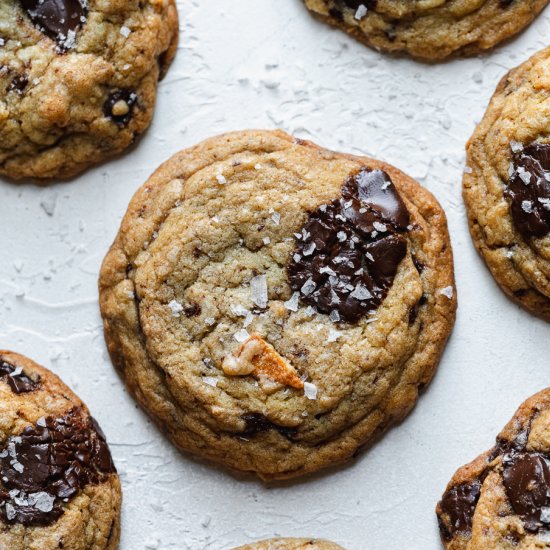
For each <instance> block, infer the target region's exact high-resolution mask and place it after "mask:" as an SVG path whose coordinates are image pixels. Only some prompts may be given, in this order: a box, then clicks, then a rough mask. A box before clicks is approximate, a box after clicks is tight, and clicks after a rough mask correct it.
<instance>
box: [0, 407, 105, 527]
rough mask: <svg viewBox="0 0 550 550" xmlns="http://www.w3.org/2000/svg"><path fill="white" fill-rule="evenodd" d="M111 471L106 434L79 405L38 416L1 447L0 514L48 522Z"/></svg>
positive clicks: (24, 522)
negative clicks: (54, 414)
mask: <svg viewBox="0 0 550 550" xmlns="http://www.w3.org/2000/svg"><path fill="white" fill-rule="evenodd" d="M114 472H116V470H115V467H114V464H113V461H112V460H111V454H110V452H109V448H108V447H107V443H106V441H105V436H104V435H103V433H102V432H101V430H100V429H99V427H98V426H97V424H96V422H95V421H94V420H93V419H92V418H90V417H87V416H85V415H84V413H83V411H82V410H81V409H73V410H72V411H70V412H69V413H68V414H67V415H65V416H63V417H61V418H52V417H48V418H42V419H40V420H38V422H37V423H36V424H35V425H34V426H29V427H28V428H26V429H25V430H24V431H23V432H22V433H21V434H19V435H13V436H11V437H10V438H9V439H8V440H7V441H6V442H5V443H4V445H3V446H2V447H1V448H0V480H1V482H0V517H1V518H2V520H3V521H5V522H7V523H10V524H17V523H19V524H22V525H25V526H45V525H50V524H51V523H53V522H54V521H56V520H57V519H58V518H59V517H60V516H61V515H62V514H63V512H64V503H65V502H67V501H68V500H70V499H71V498H73V497H74V496H75V495H77V494H78V493H79V491H81V490H82V488H83V487H85V486H86V485H88V484H98V483H101V482H103V481H105V479H106V478H107V476H108V475H109V474H111V473H114Z"/></svg>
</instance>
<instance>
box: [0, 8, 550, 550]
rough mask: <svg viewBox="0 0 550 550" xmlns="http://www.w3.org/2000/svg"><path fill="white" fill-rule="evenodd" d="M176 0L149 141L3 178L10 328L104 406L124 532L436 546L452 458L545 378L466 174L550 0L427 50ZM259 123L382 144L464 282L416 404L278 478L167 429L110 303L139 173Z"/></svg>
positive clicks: (2, 307)
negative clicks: (63, 179) (125, 381)
mask: <svg viewBox="0 0 550 550" xmlns="http://www.w3.org/2000/svg"><path fill="white" fill-rule="evenodd" d="M179 4H180V15H181V30H182V35H181V42H180V48H179V53H178V57H177V59H176V62H175V64H174V66H173V67H172V70H171V71H170V72H169V74H168V76H167V77H166V79H165V80H164V81H163V82H162V84H161V86H160V93H159V102H158V110H157V113H156V117H155V120H154V123H153V125H152V127H151V129H150V130H149V132H148V133H147V134H146V135H145V137H144V138H143V139H142V140H141V142H140V143H139V145H138V146H137V148H136V149H135V150H133V151H131V152H129V153H128V154H127V155H126V156H123V157H121V158H120V159H118V160H116V161H114V162H111V163H108V164H105V165H103V166H100V167H98V168H96V169H92V170H89V171H88V172H87V173H86V174H84V175H83V176H81V177H79V178H77V179H75V180H74V181H71V182H69V183H62V184H57V185H50V186H49V187H45V188H40V187H35V186H32V185H28V184H25V185H17V184H13V183H10V182H8V181H0V227H1V230H2V233H1V237H0V243H1V246H0V347H7V348H11V349H13V350H16V351H19V352H21V353H25V354H27V355H29V356H30V357H32V358H34V359H35V360H37V361H38V362H41V363H43V364H44V365H45V366H47V367H49V368H51V369H52V370H53V371H54V372H56V373H57V374H59V375H61V376H62V377H63V379H64V380H65V381H66V382H67V383H68V384H69V385H70V386H71V387H72V388H74V389H75V390H76V391H77V392H78V394H79V395H80V396H81V397H82V398H83V400H84V401H85V402H86V403H87V404H88V405H89V407H90V408H91V410H92V412H93V414H94V415H95V416H96V417H97V418H98V420H99V421H100V424H101V426H102V427H103V429H104V431H105V432H106V434H107V436H108V438H109V441H110V444H111V449H112V451H113V454H114V458H115V461H116V464H117V466H118V468H119V470H120V474H121V477H122V481H123V484H124V514H123V537H122V543H121V549H122V550H141V549H144V550H145V549H149V550H153V549H158V550H169V549H170V550H172V549H178V550H203V549H210V550H227V549H229V548H232V547H233V546H236V545H238V544H243V543H246V542H249V541H252V540H255V539H257V538H265V537H269V536H274V535H285V536H300V535H303V536H322V537H327V538H331V539H333V540H335V541H337V542H339V543H341V544H342V545H343V546H345V547H346V548H347V549H348V550H392V549H402V548H406V549H407V550H416V549H418V550H426V549H432V548H434V549H438V548H440V544H439V537H438V532H437V525H436V523H437V522H436V519H435V515H434V507H435V504H436V501H437V499H438V498H439V496H440V495H441V493H442V491H443V490H444V487H445V484H446V483H447V481H448V480H449V478H450V476H451V475H452V473H453V472H454V471H455V469H456V468H457V467H459V466H460V465H461V464H463V463H464V462H466V461H469V460H471V459H473V458H474V457H475V456H477V455H478V454H479V453H480V452H482V451H484V450H485V449H486V448H488V447H489V446H491V445H492V442H493V440H494V436H495V435H496V434H497V432H498V431H499V430H500V429H501V428H502V427H503V425H504V423H505V422H506V421H507V420H508V419H509V418H510V417H511V415H512V413H513V412H514V410H515V409H516V407H517V406H518V405H519V404H520V403H521V402H522V401H523V400H524V399H525V398H526V397H528V396H529V395H531V394H532V393H534V392H535V391H537V390H540V389H542V388H544V387H545V386H547V385H548V384H549V379H550V376H549V366H550V365H549V363H550V360H549V357H550V338H549V335H550V326H549V325H548V324H545V323H544V322H542V321H540V320H537V319H535V318H534V317H532V316H530V315H528V314H527V313H525V312H523V311H521V310H520V309H519V308H518V307H516V306H515V305H514V304H512V303H511V302H509V301H508V300H507V299H506V298H505V297H504V296H503V294H502V293H501V292H500V291H499V289H498V288H497V287H496V285H495V284H494V282H493V280H492V278H491V277H490V275H489V273H488V272H487V270H486V269H485V267H484V265H483V263H482V261H481V260H480V259H479V258H478V256H477V255H476V253H475V250H474V248H473V245H472V243H471V241H470V237H469V235H468V231H467V226H466V220H465V213H464V207H463V204H462V200H461V188H460V187H461V186H460V180H461V173H462V170H463V163H464V144H465V142H466V140H467V139H468V137H469V136H470V135H471V133H472V131H473V129H474V126H475V124H476V122H477V121H479V119H480V117H481V116H482V114H483V112H484V110H485V107H486V104H487V101H488V99H489V97H490V96H491V94H492V92H493V90H494V87H495V86H496V84H497V82H498V80H499V79H500V78H501V76H502V75H503V74H504V73H505V72H506V70H507V69H509V68H512V67H514V66H515V65H517V64H519V63H520V62H522V61H523V60H525V59H526V58H527V57H528V56H529V55H531V54H532V53H534V52H535V51H536V50H538V49H540V48H542V47H543V46H544V45H545V37H546V38H547V37H548V36H550V8H549V9H548V10H546V15H545V14H543V15H542V16H540V17H539V18H538V20H537V21H536V22H535V23H534V24H533V25H532V26H531V27H530V28H529V29H528V30H527V31H526V32H525V33H523V34H522V35H521V36H519V37H518V38H516V39H514V40H513V41H511V42H508V43H506V44H505V45H503V46H502V47H500V48H498V49H497V50H495V51H493V52H491V53H489V54H487V55H484V56H482V57H478V58H472V59H467V60H454V61H451V62H448V63H441V64H436V65H429V64H422V63H417V62H413V61H410V60H407V59H394V58H390V57H388V56H384V55H381V54H378V53H376V52H374V51H372V50H369V49H367V48H365V47H363V46H362V45H360V44H358V43H356V42H354V41H353V40H352V39H350V38H348V37H347V36H346V35H345V34H343V33H341V32H339V31H336V30H333V29H331V28H329V27H327V26H325V25H323V24H322V23H320V22H318V21H316V20H314V19H313V18H311V17H310V16H309V14H308V12H307V11H306V9H305V8H304V6H303V4H302V2H301V0H232V1H231V2H220V0H181V1H180V2H179ZM247 127H252V128H275V127H280V128H283V129H284V130H287V131H289V132H291V133H294V134H296V135H298V136H300V137H305V138H309V139H312V140H313V141H315V142H317V143H319V144H320V145H323V146H327V147H330V148H334V149H339V150H342V151H348V152H355V153H368V154H370V155H373V156H376V157H378V158H380V159H383V160H386V161H388V162H390V163H393V164H395V165H396V166H398V167H399V168H401V169H403V170H404V171H406V172H408V173H409V174H410V175H411V176H413V177H415V178H417V179H418V180H419V181H420V182H421V183H422V184H424V185H426V186H427V187H428V188H429V189H430V190H431V191H432V192H433V193H434V194H435V195H436V196H437V197H438V199H439V200H440V202H441V203H442V205H443V207H444V208H445V210H446V212H447V214H448V217H449V227H450V231H451V235H452V241H453V246H454V250H455V261H456V276H457V283H458V292H459V313H458V320H457V324H456V327H455V331H454V333H453V336H452V338H451V340H450V343H449V346H448V348H447V351H446V353H445V356H444V358H443V361H442V363H441V366H440V369H439V372H438V374H437V376H436V378H435V380H434V382H433V383H432V384H431V386H430V387H429V388H428V389H427V391H426V392H425V393H424V395H423V396H422V398H421V400H420V402H419V405H418V406H417V408H416V409H415V411H414V412H413V414H411V415H410V416H409V418H408V419H407V420H406V421H405V422H404V423H403V424H402V425H400V426H398V427H396V428H394V429H393V430H391V431H390V432H389V433H388V434H387V435H386V436H385V437H384V439H383V440H382V441H380V442H379V443H378V444H377V445H376V446H375V447H374V448H372V449H371V450H370V451H368V452H366V453H364V454H363V455H362V456H361V457H360V458H359V459H358V460H357V461H356V462H355V463H354V464H351V465H349V466H348V467H344V468H342V469H340V470H337V471H335V472H331V473H330V474H328V475H323V476H320V477H317V478H313V479H308V480H306V481H303V482H299V483H294V484H288V485H285V486H278V487H272V488H267V487H265V486H263V485H262V484H260V483H259V482H256V481H254V480H251V479H247V480H238V479H236V478H234V477H231V476H230V475H228V474H226V473H225V472H223V471H220V470H217V469H216V468H214V467H211V466H209V465H204V464H201V463H199V462H197V461H194V460H192V459H191V458H190V457H188V456H182V455H180V454H179V453H178V452H176V451H175V450H174V449H173V447H172V446H171V445H170V444H169V443H168V442H167V441H165V439H164V438H163V437H162V436H161V434H160V433H159V432H158V431H157V430H156V428H155V427H154V426H152V425H151V422H150V421H149V420H148V418H147V417H146V416H145V415H144V414H143V413H142V412H141V411H140V410H138V409H137V407H136V405H135V404H134V402H133V401H132V400H131V399H130V398H129V397H128V395H127V393H126V392H125V390H124V388H123V386H122V384H121V383H120V381H119V380H118V378H117V376H116V375H115V373H114V371H113V370H112V368H111V365H110V362H109V358H108V356H107V353H106V350H105V346H104V343H103V335H102V329H101V321H100V317H99V313H98V307H97V291H96V280H97V274H98V270H99V266H100V263H101V260H102V259H103V256H104V254H105V252H106V251H107V248H108V246H109V245H110V243H111V241H112V239H113V238H114V236H115V233H116V231H117V229H118V225H119V222H120V219H121V217H122V215H123V213H124V211H125V209H126V205H127V203H128V201H129V199H130V197H131V196H132V194H133V193H134V191H135V190H136V189H137V187H138V186H140V185H141V184H142V183H143V182H144V181H145V180H146V179H147V177H148V175H149V174H150V173H151V172H152V171H153V170H154V169H155V168H156V167H157V166H158V165H159V164H160V162H161V161H164V160H165V159H167V158H168V157H169V156H170V155H172V154H173V153H175V152H176V151H178V150H179V149H182V148H184V147H187V146H190V145H193V144H194V143H196V142H198V141H199V140H202V139H203V138H206V137H208V136H210V135H213V134H217V133H220V132H223V131H227V130H235V129H242V128H247Z"/></svg>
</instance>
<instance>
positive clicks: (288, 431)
mask: <svg viewBox="0 0 550 550" xmlns="http://www.w3.org/2000/svg"><path fill="white" fill-rule="evenodd" d="M241 418H242V419H243V420H244V421H245V423H246V429H245V431H244V432H242V433H241V434H239V435H241V436H244V437H247V436H248V437H250V436H254V435H256V434H257V433H260V432H266V431H268V430H276V431H278V432H279V433H280V434H281V435H283V436H284V437H286V438H287V439H292V438H293V437H294V436H295V435H296V433H297V432H298V430H296V429H295V428H288V427H286V426H280V425H279V424H275V423H274V422H271V421H270V420H268V419H267V417H265V416H264V415H263V414H260V413H246V414H243V415H242V416H241Z"/></svg>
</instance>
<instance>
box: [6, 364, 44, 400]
mask: <svg viewBox="0 0 550 550" xmlns="http://www.w3.org/2000/svg"><path fill="white" fill-rule="evenodd" d="M0 379H2V380H4V382H6V383H7V384H8V385H9V387H10V388H11V391H12V392H13V393H17V394H20V393H28V392H31V391H34V390H36V389H37V388H38V386H39V382H38V381H37V382H35V381H34V380H32V379H31V378H29V377H28V376H27V375H26V374H25V373H24V372H23V370H22V369H21V368H18V367H16V366H14V365H12V364H10V363H7V362H6V361H3V360H2V359H0Z"/></svg>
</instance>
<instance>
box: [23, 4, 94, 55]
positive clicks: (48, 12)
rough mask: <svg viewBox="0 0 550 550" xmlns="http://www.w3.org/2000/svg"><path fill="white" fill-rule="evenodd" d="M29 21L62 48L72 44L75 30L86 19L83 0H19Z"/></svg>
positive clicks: (65, 48) (69, 46) (64, 48)
mask: <svg viewBox="0 0 550 550" xmlns="http://www.w3.org/2000/svg"><path fill="white" fill-rule="evenodd" d="M20 2H21V6H22V7H23V9H24V10H25V11H26V12H27V14H28V16H29V17H30V19H31V21H32V22H33V23H34V24H35V25H36V26H37V27H38V28H39V29H40V30H41V31H42V32H43V33H44V34H45V35H46V36H49V37H50V38H51V39H52V40H55V41H56V42H57V45H58V47H59V48H60V49H62V50H67V49H69V48H71V47H73V46H74V44H75V38H76V32H77V31H78V29H79V28H80V27H81V25H82V24H83V23H84V21H85V20H86V15H87V13H88V10H87V8H86V3H85V2H84V1H83V0H20Z"/></svg>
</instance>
